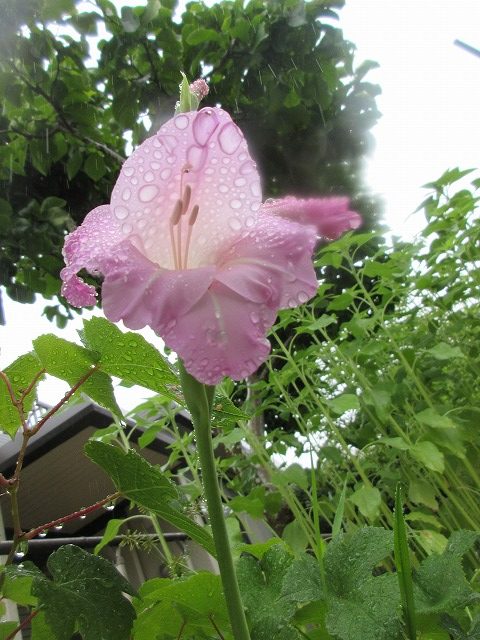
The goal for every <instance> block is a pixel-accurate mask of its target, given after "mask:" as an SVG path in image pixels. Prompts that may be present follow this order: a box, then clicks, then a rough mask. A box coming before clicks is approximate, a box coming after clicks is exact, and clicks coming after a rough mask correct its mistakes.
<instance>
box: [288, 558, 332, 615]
mask: <svg viewBox="0 0 480 640" xmlns="http://www.w3.org/2000/svg"><path fill="white" fill-rule="evenodd" d="M323 597H325V590H324V588H323V586H322V574H321V571H320V567H319V566H318V561H317V559H316V558H315V557H314V556H312V555H310V554H307V553H304V554H303V555H302V556H301V557H300V558H298V559H296V560H294V561H293V562H292V564H291V565H290V567H289V568H288V569H287V571H286V573H285V577H284V579H283V583H282V591H281V598H282V599H284V600H286V601H287V602H296V603H301V604H303V603H305V602H312V601H314V600H320V599H322V598H323Z"/></svg>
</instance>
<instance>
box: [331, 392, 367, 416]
mask: <svg viewBox="0 0 480 640" xmlns="http://www.w3.org/2000/svg"><path fill="white" fill-rule="evenodd" d="M328 406H329V407H330V409H331V410H332V411H333V412H334V413H336V414H337V415H342V413H345V412H346V411H355V410H358V409H360V403H359V400H358V396H356V395H355V394H353V393H342V394H341V395H340V396H337V397H336V398H332V400H329V401H328Z"/></svg>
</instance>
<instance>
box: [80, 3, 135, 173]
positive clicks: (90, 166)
mask: <svg viewBox="0 0 480 640" xmlns="http://www.w3.org/2000/svg"><path fill="white" fill-rule="evenodd" d="M124 8H125V7H124ZM83 170H84V171H85V173H86V174H87V176H88V177H89V178H91V179H92V180H94V181H95V182H97V181H98V180H100V178H103V176H104V175H105V174H106V173H107V167H106V165H105V160H104V159H103V156H101V155H100V154H99V153H91V154H90V155H89V156H88V158H87V159H86V160H85V163H84V165H83Z"/></svg>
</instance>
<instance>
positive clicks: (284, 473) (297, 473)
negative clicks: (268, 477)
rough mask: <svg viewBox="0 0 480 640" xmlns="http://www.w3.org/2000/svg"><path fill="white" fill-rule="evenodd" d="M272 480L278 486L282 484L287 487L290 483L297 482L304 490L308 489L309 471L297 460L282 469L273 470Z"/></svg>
mask: <svg viewBox="0 0 480 640" xmlns="http://www.w3.org/2000/svg"><path fill="white" fill-rule="evenodd" d="M272 482H273V484H275V485H277V486H278V485H281V486H284V487H286V486H288V485H289V484H296V485H298V486H299V487H300V489H303V490H304V491H306V490H307V489H308V477H307V472H306V471H305V469H304V468H303V467H302V466H300V465H299V464H298V463H296V462H295V463H294V464H291V465H290V466H288V467H287V468H286V469H282V470H281V471H280V470H279V471H273V472H272Z"/></svg>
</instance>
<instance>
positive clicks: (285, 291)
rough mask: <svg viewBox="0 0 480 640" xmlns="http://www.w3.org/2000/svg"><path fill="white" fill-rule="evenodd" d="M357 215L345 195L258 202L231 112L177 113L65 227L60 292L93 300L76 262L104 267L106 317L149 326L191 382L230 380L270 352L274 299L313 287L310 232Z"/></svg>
mask: <svg viewBox="0 0 480 640" xmlns="http://www.w3.org/2000/svg"><path fill="white" fill-rule="evenodd" d="M360 222H361V219H360V217H359V215H358V214H357V213H355V212H353V211H350V210H349V208H348V200H347V199H346V198H327V199H297V198H293V197H288V198H284V199H280V200H277V201H270V202H267V203H265V204H264V205H262V200H261V187H260V179H259V175H258V172H257V169H256V166H255V163H254V162H253V161H252V159H251V157H250V155H249V153H248V148H247V144H246V142H245V140H244V137H243V135H242V133H241V131H240V129H239V128H238V127H237V126H236V125H235V124H234V123H233V121H232V120H231V118H230V116H229V115H228V113H226V112H225V111H223V110H222V109H218V108H204V109H202V110H200V111H198V112H196V111H192V112H188V113H181V114H179V115H177V116H175V117H174V118H172V119H171V120H170V121H168V122H167V123H166V124H164V125H163V126H162V127H161V129H160V130H159V132H158V133H157V134H156V135H154V136H152V137H151V138H148V139H147V140H146V141H145V142H144V143H143V144H141V145H140V146H139V147H138V148H137V149H136V150H135V151H134V153H133V154H132V155H131V156H130V158H129V159H128V160H127V161H126V162H125V164H124V165H123V167H122V168H121V171H120V176H119V178H118V180H117V183H116V184H115V187H114V189H113V192H112V197H111V202H110V205H104V206H100V207H97V208H96V209H94V210H93V211H91V212H90V213H89V214H88V215H87V217H86V218H85V220H84V222H83V224H82V225H81V226H80V227H79V228H78V229H76V230H75V231H74V232H73V233H71V234H69V235H68V236H67V238H66V240H65V246H64V250H63V253H64V257H65V263H66V267H65V268H64V269H63V270H62V272H61V277H62V279H63V287H62V293H63V295H64V296H65V297H66V298H67V300H68V301H69V302H70V303H71V304H72V305H74V306H89V305H93V304H95V301H96V293H95V288H94V287H92V286H90V285H88V284H86V283H85V282H83V280H81V279H80V278H79V277H78V275H77V273H78V271H80V270H81V269H86V270H87V271H89V272H90V273H92V274H101V275H102V276H103V278H104V279H103V284H102V306H103V309H104V312H105V315H106V316H107V318H109V319H110V320H111V321H112V322H118V321H119V320H123V322H124V324H125V325H126V326H127V327H129V328H130V329H140V328H142V327H145V326H147V325H148V326H150V327H152V329H153V330H154V331H155V332H156V333H157V334H158V335H159V336H161V337H162V338H163V340H164V341H165V344H166V345H167V346H168V347H170V348H171V349H173V350H174V351H176V352H177V354H178V355H179V357H180V358H182V360H183V361H184V364H185V368H186V369H187V371H189V373H191V374H192V375H193V376H195V377H196V378H197V379H198V380H199V381H200V382H203V383H206V384H216V383H218V382H219V381H220V380H221V379H222V378H223V377H224V376H230V377H231V378H233V379H235V380H239V379H242V378H244V377H246V376H248V375H249V374H251V373H253V372H254V371H255V370H256V369H257V368H258V366H259V365H260V364H261V363H262V362H264V361H265V359H266V358H267V355H268V353H269V351H270V344H269V342H268V340H267V339H266V334H267V331H268V330H269V329H270V327H271V326H272V324H273V323H274V321H275V318H276V316H277V313H278V310H279V309H283V308H287V307H295V306H297V305H300V304H303V303H304V302H306V301H307V300H308V299H309V298H311V297H312V296H313V295H314V294H315V291H316V289H317V279H316V275H315V271H314V269H313V265H312V253H313V250H314V247H315V244H316V242H317V239H318V236H323V237H324V238H330V239H333V238H336V237H338V236H339V235H341V234H342V233H343V232H344V231H346V230H348V229H354V228H356V227H358V226H359V224H360Z"/></svg>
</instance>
